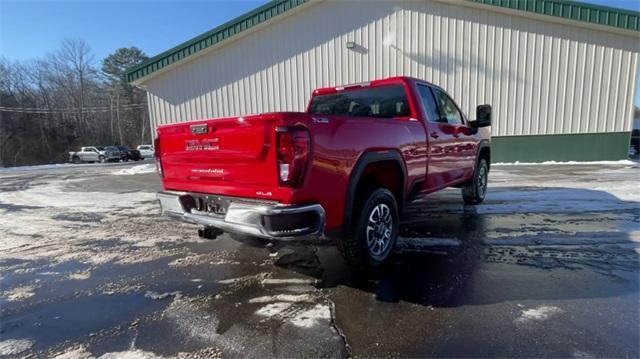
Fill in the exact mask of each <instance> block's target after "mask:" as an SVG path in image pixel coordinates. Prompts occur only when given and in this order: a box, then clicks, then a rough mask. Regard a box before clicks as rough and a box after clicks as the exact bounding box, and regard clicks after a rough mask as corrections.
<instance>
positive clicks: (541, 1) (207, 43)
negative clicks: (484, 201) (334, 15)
mask: <svg viewBox="0 0 640 359" xmlns="http://www.w3.org/2000/svg"><path fill="white" fill-rule="evenodd" d="M309 1H311V0H273V1H271V2H269V3H267V4H265V5H263V6H260V7H259V8H257V9H255V10H253V11H250V12H248V13H246V14H244V15H242V16H239V17H237V18H235V19H233V20H231V21H228V22H226V23H224V24H222V25H220V26H218V27H216V28H214V29H213V30H210V31H207V32H205V33H204V34H202V35H200V36H197V37H195V38H193V39H191V40H189V41H187V42H184V43H182V44H180V45H178V46H176V47H174V48H172V49H169V50H167V51H165V52H163V53H161V54H159V55H156V56H154V57H152V58H150V59H148V60H147V61H145V62H143V63H141V64H140V65H138V66H135V67H133V68H131V69H129V70H127V73H126V77H127V81H128V82H134V81H136V80H139V79H141V78H143V77H145V76H147V75H150V74H152V73H154V72H156V71H158V70H160V69H162V68H164V67H167V66H169V65H171V64H174V63H176V62H178V61H180V60H182V59H184V58H186V57H189V56H191V55H193V54H195V53H197V52H199V51H202V50H204V49H206V48H208V47H211V46H213V45H216V44H218V43H220V42H222V41H224V40H226V39H228V38H230V37H232V36H234V35H237V34H239V33H241V32H243V31H245V30H247V29H250V28H252V27H254V26H256V25H259V24H261V23H263V22H265V21H267V20H269V19H272V18H274V17H276V16H278V15H281V14H283V13H285V12H287V11H289V10H291V9H293V8H295V7H297V6H299V5H302V4H304V3H306V2H309ZM466 1H469V2H473V3H476V4H482V5H491V6H497V7H502V8H506V9H511V10H520V11H525V12H530V13H535V14H540V15H547V16H553V17H559V18H563V19H569V20H575V21H582V22H587V23H591V24H597V25H604V26H611V27H616V28H619V29H624V30H631V31H640V12H637V11H630V10H623V9H617V8H612V7H606V6H598V5H591V4H586V3H582V2H577V1H571V0H466Z"/></svg>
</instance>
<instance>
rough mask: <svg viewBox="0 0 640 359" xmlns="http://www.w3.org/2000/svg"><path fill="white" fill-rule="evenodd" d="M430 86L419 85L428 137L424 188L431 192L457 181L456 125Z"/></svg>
mask: <svg viewBox="0 0 640 359" xmlns="http://www.w3.org/2000/svg"><path fill="white" fill-rule="evenodd" d="M433 90H435V89H432V88H431V87H429V86H426V85H420V84H419V85H418V92H419V95H420V100H421V102H422V107H423V109H424V117H425V121H426V123H425V128H426V129H427V138H428V146H429V150H428V154H429V157H428V164H427V179H426V181H425V185H424V186H423V190H425V191H427V192H430V191H434V190H437V189H440V188H442V187H445V186H447V184H449V183H451V182H453V181H455V179H456V178H455V176H456V173H455V166H453V164H454V163H455V162H456V160H455V157H456V156H455V150H456V149H455V147H456V140H457V139H456V138H455V137H454V132H455V126H453V125H451V124H449V123H448V121H447V118H446V117H444V116H442V114H441V113H440V110H439V106H438V104H437V102H436V99H437V98H436V97H435V93H434V91H433Z"/></svg>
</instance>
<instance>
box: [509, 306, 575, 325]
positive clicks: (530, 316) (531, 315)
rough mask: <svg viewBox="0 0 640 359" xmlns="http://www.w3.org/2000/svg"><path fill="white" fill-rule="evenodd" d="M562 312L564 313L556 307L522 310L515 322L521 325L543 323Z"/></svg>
mask: <svg viewBox="0 0 640 359" xmlns="http://www.w3.org/2000/svg"><path fill="white" fill-rule="evenodd" d="M563 312H564V311H563V310H562V309H560V308H558V307H554V306H547V305H541V306H539V307H537V308H533V309H527V310H523V311H522V314H521V315H520V317H519V318H517V319H516V320H515V322H516V323H522V324H527V323H531V322H543V321H546V320H549V319H551V318H552V317H554V316H556V315H558V314H561V313H563Z"/></svg>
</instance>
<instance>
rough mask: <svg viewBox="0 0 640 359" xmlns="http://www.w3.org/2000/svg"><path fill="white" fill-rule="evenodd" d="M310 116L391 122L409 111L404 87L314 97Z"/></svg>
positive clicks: (385, 86) (357, 90) (383, 87)
mask: <svg viewBox="0 0 640 359" xmlns="http://www.w3.org/2000/svg"><path fill="white" fill-rule="evenodd" d="M309 113H311V114H317V115H342V116H356V117H379V118H394V117H407V116H410V115H411V110H410V109H409V101H408V100H407V93H406V92H405V89H404V86H403V85H384V86H376V87H368V88H367V87H365V88H354V89H348V90H342V91H339V92H337V93H331V94H326V95H317V96H314V97H313V99H311V104H310V106H309Z"/></svg>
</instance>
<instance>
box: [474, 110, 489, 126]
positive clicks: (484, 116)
mask: <svg viewBox="0 0 640 359" xmlns="http://www.w3.org/2000/svg"><path fill="white" fill-rule="evenodd" d="M474 125H475V127H478V128H479V127H488V126H491V105H480V106H478V107H476V120H475V123H474Z"/></svg>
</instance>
